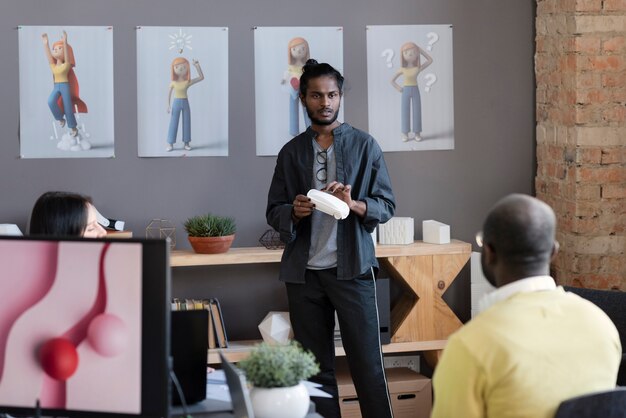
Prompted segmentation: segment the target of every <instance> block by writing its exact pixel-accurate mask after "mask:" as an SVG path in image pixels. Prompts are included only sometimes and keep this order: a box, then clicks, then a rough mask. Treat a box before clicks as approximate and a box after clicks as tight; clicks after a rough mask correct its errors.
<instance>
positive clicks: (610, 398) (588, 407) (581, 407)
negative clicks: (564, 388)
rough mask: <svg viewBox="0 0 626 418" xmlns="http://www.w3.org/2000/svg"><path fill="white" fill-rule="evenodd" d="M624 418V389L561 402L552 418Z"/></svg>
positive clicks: (625, 392)
mask: <svg viewBox="0 0 626 418" xmlns="http://www.w3.org/2000/svg"><path fill="white" fill-rule="evenodd" d="M574 417H575V418H597V417H602V418H626V387H618V388H616V389H614V390H609V391H606V392H596V393H590V394H588V395H581V396H577V397H575V398H571V399H567V400H565V401H563V402H561V405H559V408H558V409H557V411H556V414H555V415H554V418H574Z"/></svg>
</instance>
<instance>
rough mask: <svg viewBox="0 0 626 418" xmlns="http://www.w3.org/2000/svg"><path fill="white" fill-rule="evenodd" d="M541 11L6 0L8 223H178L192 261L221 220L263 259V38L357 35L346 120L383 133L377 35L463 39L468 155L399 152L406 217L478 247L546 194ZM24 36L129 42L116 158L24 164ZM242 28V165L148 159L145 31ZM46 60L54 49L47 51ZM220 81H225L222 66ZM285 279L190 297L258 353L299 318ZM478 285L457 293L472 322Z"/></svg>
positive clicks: (3, 208) (197, 289)
mask: <svg viewBox="0 0 626 418" xmlns="http://www.w3.org/2000/svg"><path fill="white" fill-rule="evenodd" d="M534 3H535V2H534V1H533V0H526V1H520V0H500V1H496V0H491V1H487V0H473V1H468V0H436V1H435V0H431V1H426V0H386V1H380V0H344V1H330V0H318V1H306V2H305V1H301V0H274V1H272V2H269V1H262V0H247V1H241V0H230V1H209V0H177V1H165V0H133V1H120V0H107V1H94V0H80V1H79V0H50V1H42V0H20V1H19V2H18V1H10V0H0V5H1V8H0V9H1V11H2V12H1V13H0V34H1V36H0V55H1V56H2V60H0V74H2V83H0V97H2V99H3V104H2V112H1V113H0V127H1V132H2V136H1V141H0V196H1V198H0V199H1V200H0V223H9V222H10V223H17V224H18V225H19V226H20V227H21V228H22V229H24V228H25V226H26V221H27V219H28V216H29V212H30V208H31V207H32V205H33V203H34V201H35V200H36V198H37V197H38V196H39V195H40V194H41V193H43V192H44V191H47V190H53V189H55V190H69V191H76V192H80V193H84V194H88V195H91V196H92V197H93V198H94V201H95V203H96V205H97V207H98V208H99V209H100V211H101V212H102V213H105V214H107V215H109V216H111V217H117V218H120V219H124V220H126V221H127V226H128V227H129V229H131V230H133V231H134V233H135V236H142V235H143V231H144V230H145V227H146V225H147V224H148V222H149V221H150V219H152V218H165V219H170V220H171V221H173V222H174V223H175V224H176V227H177V228H178V233H177V238H178V242H179V248H188V244H187V242H186V238H185V234H184V232H183V230H182V224H181V222H182V221H184V219H186V218H187V217H188V216H191V215H194V214H198V213H201V212H205V211H212V212H214V213H219V214H231V215H232V216H234V217H235V218H236V220H237V225H238V231H237V238H236V240H235V244H234V245H235V246H255V245H257V240H258V238H259V237H260V235H261V234H262V233H263V231H265V230H266V229H267V226H266V223H265V216H264V208H265V201H266V193H267V188H268V185H269V181H270V178H271V175H272V172H273V168H274V163H275V159H274V158H273V157H256V156H255V126H254V116H253V115H254V49H253V32H252V30H251V28H252V27H253V26H343V27H344V50H345V51H346V52H345V57H344V66H345V75H346V78H347V80H348V83H349V86H350V90H349V91H348V92H347V94H346V96H345V104H344V111H345V121H346V122H349V123H351V124H352V125H354V126H356V127H360V128H362V129H365V130H366V129H367V90H366V85H367V79H366V77H367V74H366V71H364V68H365V67H366V65H365V62H366V40H365V26H366V25H396V24H398V25H400V24H402V25H407V24H448V23H449V24H452V25H453V26H454V34H453V35H454V102H455V109H454V113H455V138H456V149H455V150H453V151H422V152H407V153H387V154H386V155H385V158H386V160H387V164H388V166H389V170H390V174H391V177H392V182H393V186H394V190H395V194H396V198H397V202H398V210H397V215H398V216H412V217H414V218H415V220H416V231H415V234H416V237H417V238H419V237H421V220H423V219H437V220H439V221H442V222H445V223H448V224H450V226H451V234H452V237H453V238H457V239H461V240H464V241H472V240H473V236H474V233H475V232H476V231H477V230H479V229H480V226H481V222H482V219H483V215H484V214H485V212H486V211H487V210H488V208H489V207H490V206H491V205H492V204H493V203H494V202H495V201H496V200H497V199H498V198H500V197H502V196H503V195H505V194H507V193H510V192H525V193H531V192H532V190H533V187H532V184H533V178H534V173H535V162H534V125H535V122H534V79H533V51H534V33H533V27H534V15H535V14H534ZM18 25H112V26H113V27H114V59H115V63H114V68H115V74H114V79H115V134H116V135H115V136H116V143H115V147H116V152H115V154H116V158H115V159H106V160H94V159H89V160H78V159H63V160H59V159H49V160H20V159H18V155H19V141H18V136H17V132H18V129H19V90H18V72H19V69H18V65H17V58H18V45H17V30H16V29H15V28H16V26H18ZM137 25H146V26H149V25H153V26H157V25H163V26H227V27H229V50H230V51H229V65H230V79H229V83H230V86H229V91H230V97H229V113H230V114H231V115H234V114H236V113H238V114H239V115H248V117H247V118H238V119H235V118H233V117H231V119H230V125H229V132H230V138H229V140H230V146H229V147H230V149H229V153H230V156H229V157H207V158H187V159H177V158H165V159H140V158H138V157H137V143H136V132H137V124H136V117H137V110H136V105H137V98H136V94H135V91H136V89H135V86H136V82H135V80H136V76H137V74H136V67H135V64H136V59H135V56H136V47H135V26H137ZM33 53H36V54H39V53H41V51H40V50H37V51H33ZM208 68H210V67H208ZM276 275H277V266H275V265H274V266H272V265H265V266H242V267H212V268H208V267H207V268H196V267H194V268H184V269H177V270H176V271H175V272H174V275H173V276H174V284H173V291H174V293H175V295H176V296H180V297H205V296H217V297H219V298H220V301H221V303H222V305H223V309H224V311H225V316H226V321H227V324H226V325H227V327H228V330H229V333H230V337H231V338H256V337H257V336H258V334H257V333H256V329H255V327H256V324H257V323H258V322H259V321H260V320H261V319H262V318H263V316H264V315H265V313H266V312H267V311H268V310H277V309H285V305H286V302H285V296H284V290H283V288H282V286H281V285H280V284H279V283H277V281H276ZM468 282H469V274H468V269H467V268H466V269H464V271H463V272H462V275H461V277H460V278H459V279H458V280H457V281H456V282H455V284H454V285H453V287H452V288H451V289H450V291H449V292H448V293H447V294H446V298H447V299H448V301H449V303H450V304H451V305H452V306H453V307H454V309H455V311H456V312H457V313H458V314H459V315H460V316H461V318H462V319H467V318H468V316H469V315H468V313H469V284H468Z"/></svg>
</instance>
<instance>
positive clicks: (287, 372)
mask: <svg viewBox="0 0 626 418" xmlns="http://www.w3.org/2000/svg"><path fill="white" fill-rule="evenodd" d="M239 367H240V368H241V369H242V370H243V371H244V372H245V373H246V378H247V379H248V381H249V382H251V383H252V384H253V385H254V386H256V387H260V388H278V387H289V386H295V385H297V384H298V383H300V381H301V380H306V379H308V378H309V377H311V376H313V375H315V374H317V373H318V372H319V371H320V368H319V365H318V364H317V363H316V361H315V357H314V356H313V354H312V353H311V352H310V351H306V350H304V349H303V348H302V346H300V344H298V343H297V342H295V341H291V342H290V343H289V344H287V345H268V344H266V343H261V344H259V345H258V346H256V347H255V348H254V350H252V353H251V354H250V356H249V357H248V358H246V359H245V360H242V361H241V362H239Z"/></svg>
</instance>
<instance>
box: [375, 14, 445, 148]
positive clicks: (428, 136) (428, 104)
mask: <svg viewBox="0 0 626 418" xmlns="http://www.w3.org/2000/svg"><path fill="white" fill-rule="evenodd" d="M367 80H368V82H367V83H368V113H369V132H370V134H371V135H372V136H373V137H374V138H376V140H377V141H378V143H379V144H380V146H381V148H382V150H383V151H424V150H450V149H454V94H453V93H454V91H453V73H452V26H451V25H398V26H368V27H367Z"/></svg>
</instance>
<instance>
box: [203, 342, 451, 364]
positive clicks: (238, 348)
mask: <svg viewBox="0 0 626 418" xmlns="http://www.w3.org/2000/svg"><path fill="white" fill-rule="evenodd" d="M260 342H261V340H246V341H232V342H229V343H228V346H229V347H228V348H221V349H211V350H209V353H208V358H207V362H208V363H209V364H218V363H220V358H219V354H218V353H219V352H220V351H222V353H223V354H224V355H225V356H226V358H227V359H228V361H230V362H238V361H241V360H243V359H245V358H246V357H248V354H250V350H251V349H252V347H253V346H254V345H256V344H259V343H260ZM340 344H341V343H338V344H336V345H335V355H337V356H345V355H346V352H345V351H344V349H343V347H342V346H341V345H340ZM445 346H446V340H437V341H419V342H418V341H413V342H406V343H391V344H385V345H383V353H385V354H390V353H405V352H412V351H438V350H443V348H444V347H445Z"/></svg>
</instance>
